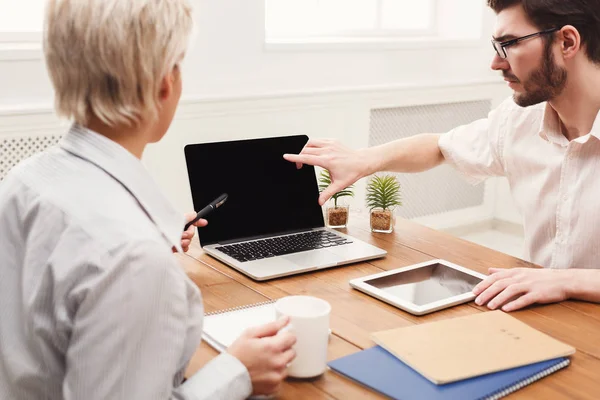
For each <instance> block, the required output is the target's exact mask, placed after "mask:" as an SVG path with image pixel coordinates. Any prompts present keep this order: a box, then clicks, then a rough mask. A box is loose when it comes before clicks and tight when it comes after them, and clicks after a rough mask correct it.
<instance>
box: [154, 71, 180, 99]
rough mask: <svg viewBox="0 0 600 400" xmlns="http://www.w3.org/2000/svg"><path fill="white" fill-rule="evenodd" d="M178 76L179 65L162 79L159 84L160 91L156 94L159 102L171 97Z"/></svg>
mask: <svg viewBox="0 0 600 400" xmlns="http://www.w3.org/2000/svg"><path fill="white" fill-rule="evenodd" d="M179 74H180V72H179V65H175V66H174V67H173V69H172V70H171V72H169V73H168V74H167V75H166V76H165V77H164V78H163V79H162V81H161V83H160V91H159V94H158V96H159V99H160V100H166V99H167V98H169V96H171V94H172V93H173V89H174V87H175V83H176V82H177V79H179V78H180V76H179Z"/></svg>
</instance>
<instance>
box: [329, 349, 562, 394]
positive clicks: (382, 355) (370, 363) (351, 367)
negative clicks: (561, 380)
mask: <svg viewBox="0 0 600 400" xmlns="http://www.w3.org/2000/svg"><path fill="white" fill-rule="evenodd" d="M569 363H570V361H569V359H568V358H564V357H560V358H556V359H553V360H548V361H543V362H539V363H535V364H531V365H526V366H523V367H518V368H513V369H509V370H505V371H500V372H496V373H493V374H487V375H482V376H478V377H476V378H470V379H465V380H462V381H458V382H452V383H448V384H445V385H436V384H434V383H432V382H431V381H429V380H428V379H427V378H425V377H423V376H422V375H421V374H419V373H418V372H417V371H415V370H413V369H412V368H410V367H409V366H408V365H407V364H405V363H403V362H402V361H400V360H399V359H398V358H396V357H395V356H394V355H393V354H391V353H389V352H388V351H386V350H385V349H384V348H382V347H380V346H375V347H372V348H370V349H367V350H363V351H359V352H358V353H354V354H351V355H349V356H346V357H342V358H338V359H337V360H334V361H331V362H330V363H329V364H328V365H329V367H330V368H331V369H332V370H334V371H335V372H337V373H339V374H341V375H344V376H346V377H347V378H350V379H352V380H354V381H355V382H357V383H359V384H362V385H364V386H366V387H368V388H371V389H372V390H375V391H376V392H379V393H381V394H383V395H385V396H388V397H390V398H392V399H399V400H405V399H419V400H479V399H486V400H497V399H500V398H502V397H504V396H508V395H509V394H510V393H513V392H515V391H517V390H519V389H521V388H523V387H525V386H527V385H530V384H532V383H533V382H535V381H537V380H540V379H542V378H544V377H546V376H548V375H550V374H552V373H554V372H556V371H558V370H560V369H562V368H565V367H566V366H568V365H569Z"/></svg>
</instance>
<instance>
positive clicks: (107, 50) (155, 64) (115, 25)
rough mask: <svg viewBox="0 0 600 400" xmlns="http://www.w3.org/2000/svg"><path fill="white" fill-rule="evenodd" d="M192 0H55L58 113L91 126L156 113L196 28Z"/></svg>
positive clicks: (49, 19)
mask: <svg viewBox="0 0 600 400" xmlns="http://www.w3.org/2000/svg"><path fill="white" fill-rule="evenodd" d="M192 20H193V16H192V8H191V6H190V4H189V3H188V1H187V0H49V1H48V5H47V10H46V21H45V27H44V54H45V57H46V64H47V68H48V72H49V75H50V79H51V80H52V83H53V85H54V90H55V107H56V111H57V113H58V114H59V115H60V116H62V117H66V118H69V119H72V120H74V121H75V122H77V123H79V124H82V125H85V124H86V122H87V121H88V119H89V117H90V116H91V115H95V116H97V117H98V118H99V119H100V120H102V121H103V122H104V123H106V124H108V125H110V126H115V125H117V124H127V125H135V124H137V123H138V122H140V120H141V119H142V118H148V117H150V118H155V117H156V115H157V111H158V107H159V102H158V94H159V92H160V85H161V81H162V79H163V78H164V77H165V76H166V75H167V74H168V73H169V72H170V71H172V70H173V69H174V68H175V67H176V66H177V65H178V63H179V62H180V61H181V60H182V58H183V55H184V54H185V52H186V50H187V46H188V42H189V39H190V35H191V33H192V29H193V21H192Z"/></svg>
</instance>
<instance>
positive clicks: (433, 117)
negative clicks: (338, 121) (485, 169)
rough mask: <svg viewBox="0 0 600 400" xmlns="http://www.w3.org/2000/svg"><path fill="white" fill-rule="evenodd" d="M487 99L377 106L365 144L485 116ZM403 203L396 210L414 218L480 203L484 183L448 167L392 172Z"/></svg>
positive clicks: (447, 127) (439, 130)
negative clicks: (414, 171) (400, 188)
mask: <svg viewBox="0 0 600 400" xmlns="http://www.w3.org/2000/svg"><path fill="white" fill-rule="evenodd" d="M490 108H491V102H490V101H487V100H486V101H473V102H462V103H450V104H435V105H426V106H411V107H396V108H381V109H373V110H372V111H371V126H370V135H369V145H370V146H377V145H380V144H384V143H387V142H390V141H393V140H396V139H401V138H406V137H410V136H413V135H417V134H420V133H443V132H447V131H449V130H451V129H452V128H455V127H457V126H460V125H464V124H468V123H470V122H472V121H475V120H477V119H480V118H485V117H486V116H487V114H488V113H489V111H490ZM396 175H397V177H398V181H399V182H400V185H401V186H402V202H403V206H402V207H398V209H397V210H396V213H397V214H398V215H399V216H401V217H404V218H416V217H422V216H426V215H432V214H438V213H443V212H447V211H452V210H457V209H462V208H468V207H474V206H478V205H481V204H483V194H484V193H483V192H484V186H483V185H477V186H472V185H470V184H468V183H466V181H465V180H464V179H463V178H462V177H461V176H460V175H459V174H458V173H457V172H456V171H455V170H454V169H453V168H452V167H450V166H447V165H443V166H440V167H438V168H435V169H433V170H430V171H427V172H423V173H418V174H396Z"/></svg>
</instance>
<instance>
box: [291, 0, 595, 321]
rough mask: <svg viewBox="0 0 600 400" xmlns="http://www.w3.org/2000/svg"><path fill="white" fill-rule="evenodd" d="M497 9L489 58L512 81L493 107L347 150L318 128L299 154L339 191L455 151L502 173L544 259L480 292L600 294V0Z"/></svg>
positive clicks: (520, 299)
mask: <svg viewBox="0 0 600 400" xmlns="http://www.w3.org/2000/svg"><path fill="white" fill-rule="evenodd" d="M488 5H489V6H490V7H491V8H492V9H493V10H494V11H495V12H496V14H497V23H496V28H495V35H494V40H493V41H492V43H493V45H494V49H495V55H494V59H493V60H492V65H491V67H492V69H494V70H496V71H500V72H501V73H502V74H503V76H504V79H505V80H506V82H507V83H508V85H509V86H510V87H511V88H512V89H513V91H514V94H513V96H512V99H508V100H507V101H505V102H504V103H503V104H501V105H500V106H499V107H498V108H496V109H495V110H493V111H492V112H491V113H490V114H489V116H488V118H487V119H484V120H480V121H476V122H473V123H472V124H470V125H466V126H462V127H458V128H456V129H454V130H452V131H450V132H448V133H446V134H443V135H436V134H423V135H418V136H415V137H411V138H407V139H402V140H398V141H394V142H390V143H387V144H385V145H382V146H378V147H373V148H368V149H362V150H358V151H353V150H350V149H348V148H346V147H344V146H342V145H340V144H339V143H336V142H332V141H327V140H314V141H311V142H309V143H308V144H307V146H306V148H305V149H304V150H303V151H302V153H301V154H300V155H285V156H284V157H285V158H286V159H287V160H288V161H291V162H296V163H297V164H298V165H299V166H300V165H301V164H302V163H307V164H314V165H319V166H321V167H323V168H326V169H328V170H329V171H330V173H331V176H332V180H333V183H332V184H331V186H330V187H329V188H328V189H327V190H326V191H324V192H323V193H322V195H321V197H320V202H321V204H323V203H324V202H325V201H326V200H327V199H328V198H329V197H331V195H332V194H333V193H335V192H337V191H339V190H340V189H342V188H344V187H346V186H348V185H350V184H351V183H353V182H355V181H356V180H358V179H360V178H362V177H365V176H367V175H370V174H372V173H374V172H376V171H383V170H385V171H397V172H420V171H425V170H428V169H430V168H433V167H435V166H437V165H440V164H441V163H442V162H448V163H450V164H451V165H453V166H454V167H455V168H456V169H458V170H459V171H460V172H461V173H463V174H464V175H466V176H467V177H468V178H469V180H470V181H471V182H473V183H477V182H480V181H482V180H483V179H485V178H486V177H489V176H506V177H507V178H508V181H509V182H510V187H511V191H512V194H513V197H514V199H515V202H516V204H517V206H518V207H519V208H520V211H521V213H522V215H523V217H524V227H525V242H526V247H527V254H526V258H528V259H529V260H530V261H532V262H534V263H536V264H539V265H541V266H544V267H547V269H540V270H536V269H522V268H519V269H510V270H505V269H497V268H493V269H491V270H490V274H491V275H490V276H489V277H488V278H487V279H485V280H484V281H483V282H482V283H480V284H479V285H478V286H477V287H476V288H475V289H474V293H475V294H476V295H477V298H476V303H477V304H480V305H482V304H487V306H488V307H489V308H490V309H496V308H500V307H501V308H502V309H503V310H504V311H513V310H517V309H519V308H522V307H525V306H527V305H530V304H533V303H550V302H556V301H562V300H565V299H567V298H574V299H581V300H588V301H595V302H600V270H597V269H595V268H600V263H599V261H598V260H599V256H600V246H599V245H598V235H599V234H600V228H598V227H599V226H600V208H599V207H598V205H597V201H598V198H599V196H600V182H599V181H598V177H597V175H596V174H597V173H598V171H600V139H599V138H600V117H599V115H598V111H599V110H600V90H598V88H600V0H488Z"/></svg>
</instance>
